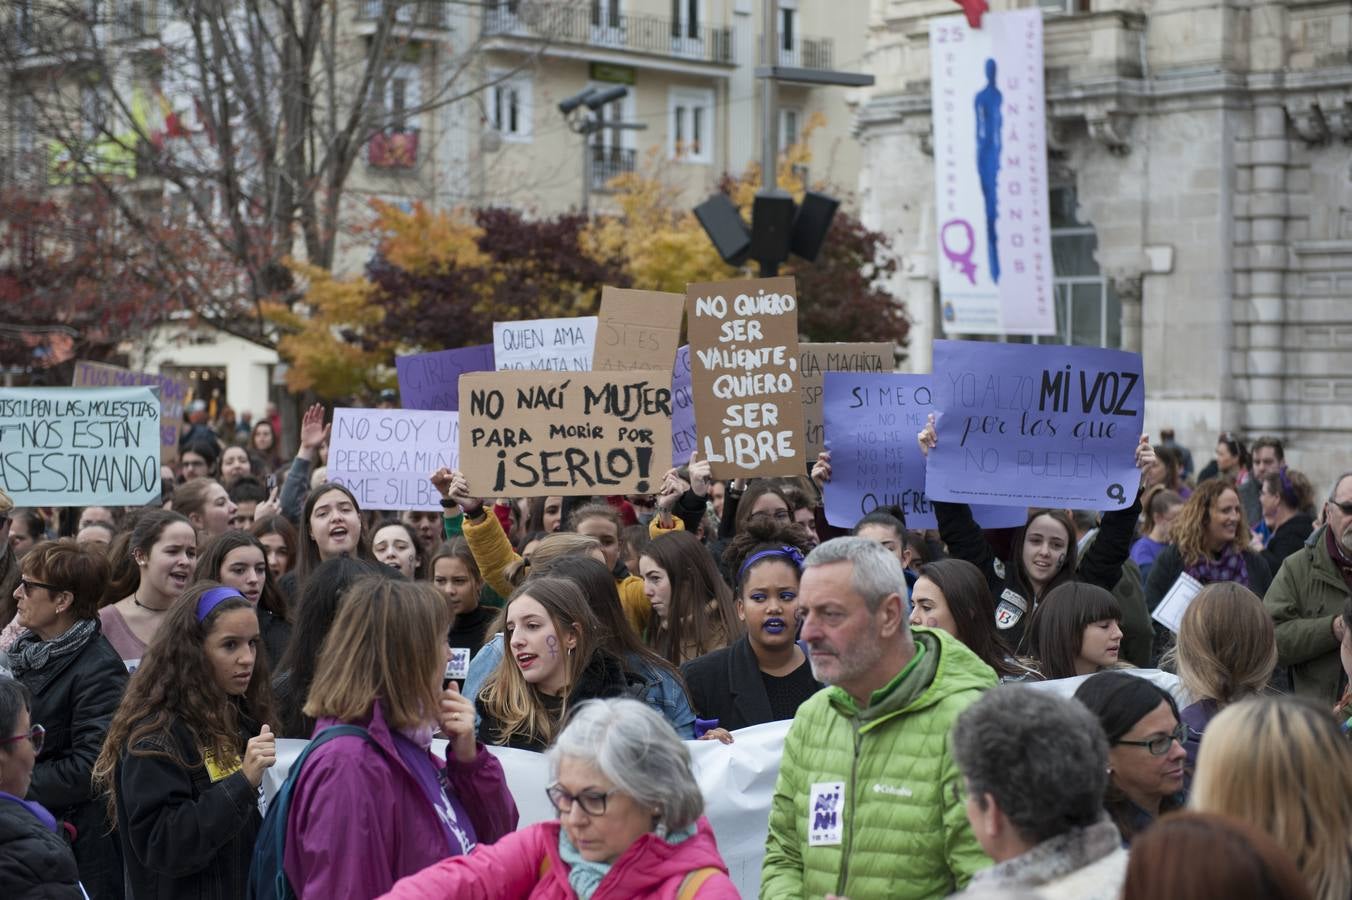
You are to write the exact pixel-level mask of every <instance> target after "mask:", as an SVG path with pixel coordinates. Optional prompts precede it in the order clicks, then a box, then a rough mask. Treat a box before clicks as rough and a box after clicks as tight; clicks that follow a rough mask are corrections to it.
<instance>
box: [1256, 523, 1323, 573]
mask: <svg viewBox="0 0 1352 900" xmlns="http://www.w3.org/2000/svg"><path fill="white" fill-rule="evenodd" d="M1312 534H1314V517H1313V516H1310V515H1309V514H1307V513H1296V514H1295V515H1294V516H1292V517H1291V518H1289V519H1287V520H1286V521H1285V522H1283V523H1282V524H1281V526H1280V527H1278V528H1277V530H1276V531H1274V532H1272V537H1270V538H1268V542H1267V546H1266V547H1265V548H1263V562H1265V563H1267V564H1268V569H1269V570H1270V571H1271V573H1272V575H1273V577H1274V578H1275V577H1276V575H1277V570H1278V569H1280V568H1281V567H1282V563H1283V562H1284V561H1285V560H1286V558H1287V557H1288V556H1290V555H1291V554H1292V553H1295V552H1296V551H1297V550H1299V549H1300V548H1301V547H1304V546H1305V542H1306V541H1308V540H1309V539H1310V535H1312Z"/></svg>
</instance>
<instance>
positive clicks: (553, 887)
mask: <svg viewBox="0 0 1352 900" xmlns="http://www.w3.org/2000/svg"><path fill="white" fill-rule="evenodd" d="M559 827H560V826H559V823H558V822H541V823H539V824H537V825H532V826H530V827H529V828H526V829H524V830H522V831H517V832H515V833H513V834H509V835H508V836H507V837H505V838H503V839H502V840H500V841H498V842H497V843H496V844H492V845H481V846H479V847H478V848H477V849H476V850H475V851H474V852H473V853H471V854H469V855H468V856H453V857H450V858H449V859H443V860H442V861H441V862H439V863H437V864H436V865H433V866H430V867H428V868H426V869H423V870H422V871H421V872H419V873H418V874H417V875H412V876H410V877H408V878H405V879H403V880H401V881H399V882H398V883H396V884H395V886H394V888H393V889H392V890H391V891H390V892H389V893H388V894H385V897H386V898H392V900H446V898H450V897H454V898H456V900H489V898H493V900H526V898H529V900H575V898H576V897H577V895H576V894H574V893H573V889H572V887H570V886H569V884H568V866H567V865H566V864H565V863H564V862H563V860H562V859H561V858H560V857H559ZM546 856H548V857H549V868H548V871H546V872H545V874H544V877H543V878H542V877H541V876H540V868H541V864H542V862H543V860H544V858H545V857H546ZM707 867H714V868H717V869H718V870H719V874H717V875H714V876H712V877H710V878H709V879H708V880H706V881H705V882H704V883H703V884H702V885H701V886H700V888H699V891H698V893H696V894H695V896H696V897H697V898H699V900H736V898H738V897H740V896H741V895H740V894H738V893H737V887H736V886H735V885H734V884H733V883H732V879H730V878H728V875H727V872H728V867H727V866H726V865H725V864H724V862H723V857H722V856H720V855H719V853H718V843H717V842H716V841H715V840H714V832H713V829H712V828H710V827H709V821H708V820H707V819H705V818H703V817H701V818H700V820H699V828H698V831H697V832H696V833H695V835H694V836H693V837H691V838H690V839H688V840H686V841H682V842H681V843H679V844H668V843H667V842H666V841H664V840H663V839H662V838H659V837H658V836H657V835H655V834H645V835H643V837H641V838H639V839H638V840H637V841H635V842H634V843H633V844H632V845H631V846H630V847H629V849H628V850H626V851H624V853H623V854H621V856H620V858H619V859H617V860H615V865H614V866H613V867H611V870H610V871H609V872H608V873H607V874H606V877H605V878H603V879H602V880H601V884H600V886H599V887H598V888H597V889H596V893H595V894H593V895H592V900H631V898H647V900H675V898H676V894H677V892H678V891H679V890H680V888H681V883H682V882H683V881H684V880H685V877H686V876H687V875H688V874H690V873H691V872H693V871H695V870H696V869H703V868H707Z"/></svg>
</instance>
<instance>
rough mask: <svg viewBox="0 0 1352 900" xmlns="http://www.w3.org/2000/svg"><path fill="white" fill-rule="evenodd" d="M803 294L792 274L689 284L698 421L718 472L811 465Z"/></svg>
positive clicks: (774, 471)
mask: <svg viewBox="0 0 1352 900" xmlns="http://www.w3.org/2000/svg"><path fill="white" fill-rule="evenodd" d="M797 294H798V291H797V288H796V287H795V286H794V280H793V278H790V277H782V278H760V279H748V280H740V281H721V282H713V283H707V284H691V285H687V286H686V293H685V299H686V321H687V324H688V327H689V334H690V363H691V366H690V369H691V371H690V378H691V388H692V392H693V394H694V398H695V425H696V426H697V429H698V433H699V441H700V447H699V449H700V452H701V453H702V454H703V458H704V459H706V460H708V461H709V462H710V463H711V465H712V468H713V474H714V477H715V478H720V479H727V478H752V477H756V476H765V475H802V474H804V473H805V472H806V471H807V467H806V465H805V456H806V454H805V445H804V441H803V402H802V395H801V394H800V387H801V386H800V382H799V372H798V354H799V349H798V298H797Z"/></svg>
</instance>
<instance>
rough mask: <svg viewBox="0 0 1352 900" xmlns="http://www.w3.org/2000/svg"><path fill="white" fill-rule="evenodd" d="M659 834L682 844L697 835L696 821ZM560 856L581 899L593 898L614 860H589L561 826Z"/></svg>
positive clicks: (672, 841)
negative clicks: (677, 829) (678, 829)
mask: <svg viewBox="0 0 1352 900" xmlns="http://www.w3.org/2000/svg"><path fill="white" fill-rule="evenodd" d="M657 835H658V836H659V837H660V838H662V840H664V841H666V842H667V843H668V844H673V845H675V844H680V843H682V842H684V841H687V840H689V839H690V838H692V837H694V836H695V823H694V822H691V823H690V824H689V825H687V826H686V827H685V828H682V829H681V830H680V831H669V832H666V833H665V834H664V833H663V832H662V831H661V830H660V828H659V830H658V832H657ZM559 857H560V858H561V859H562V860H563V861H564V863H566V864H567V865H568V886H569V887H571V888H572V889H573V892H574V893H576V894H577V895H578V897H580V898H581V900H591V896H592V894H594V893H596V889H597V888H598V887H600V886H601V880H602V879H603V878H605V877H606V873H607V872H609V871H610V868H611V866H613V865H614V863H613V862H589V861H588V860H585V859H583V858H582V853H581V851H579V850H578V849H577V848H576V847H574V846H573V842H572V841H570V840H569V839H568V829H566V828H564V827H563V826H561V825H560V826H559Z"/></svg>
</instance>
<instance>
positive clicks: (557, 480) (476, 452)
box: [460, 370, 671, 497]
mask: <svg viewBox="0 0 1352 900" xmlns="http://www.w3.org/2000/svg"><path fill="white" fill-rule="evenodd" d="M669 468H671V372H670V370H667V371H665V372H633V373H628V374H626V373H623V372H472V373H467V374H464V375H461V376H460V470H461V471H462V472H464V474H465V477H466V478H467V479H468V480H469V487H470V491H471V492H472V493H474V494H476V495H478V496H481V497H544V496H572V497H576V496H590V495H593V494H650V493H653V492H654V491H655V490H657V488H658V486H659V484H660V482H661V480H662V476H663V474H665V472H666V471H667V469H669Z"/></svg>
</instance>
